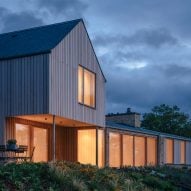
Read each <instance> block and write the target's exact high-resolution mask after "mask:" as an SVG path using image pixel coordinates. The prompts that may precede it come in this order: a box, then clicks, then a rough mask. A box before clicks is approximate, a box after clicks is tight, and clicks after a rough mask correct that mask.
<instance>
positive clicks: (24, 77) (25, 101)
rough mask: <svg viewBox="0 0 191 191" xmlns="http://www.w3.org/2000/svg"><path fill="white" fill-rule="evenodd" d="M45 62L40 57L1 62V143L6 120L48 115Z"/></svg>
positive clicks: (45, 57)
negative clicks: (16, 116) (14, 117)
mask: <svg viewBox="0 0 191 191" xmlns="http://www.w3.org/2000/svg"><path fill="white" fill-rule="evenodd" d="M48 58H49V57H48V54H41V55H34V56H28V57H21V58H14V59H7V60H0V90H1V93H0V107H1V112H0V132H1V135H0V139H5V136H4V135H3V132H4V128H5V123H4V121H5V116H15V115H29V114H41V113H47V112H48V69H49V68H48ZM0 141H1V142H2V140H0Z"/></svg>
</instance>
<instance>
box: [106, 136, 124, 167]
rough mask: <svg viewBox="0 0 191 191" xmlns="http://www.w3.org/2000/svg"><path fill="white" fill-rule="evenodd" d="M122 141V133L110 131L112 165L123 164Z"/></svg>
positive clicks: (110, 158) (110, 162) (118, 165)
mask: <svg viewBox="0 0 191 191" xmlns="http://www.w3.org/2000/svg"><path fill="white" fill-rule="evenodd" d="M120 143H121V141H120V134H118V133H109V165H110V166H111V167H120V164H121V157H120V155H121V149H120V148H121V144H120Z"/></svg>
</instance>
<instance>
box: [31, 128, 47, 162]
mask: <svg viewBox="0 0 191 191" xmlns="http://www.w3.org/2000/svg"><path fill="white" fill-rule="evenodd" d="M33 130H34V132H33V134H34V142H33V145H34V146H35V150H34V156H33V161H34V162H42V161H43V162H46V161H48V135H47V129H42V128H37V127H34V128H33Z"/></svg>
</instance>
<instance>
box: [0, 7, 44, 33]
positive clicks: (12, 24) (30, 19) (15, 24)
mask: <svg viewBox="0 0 191 191" xmlns="http://www.w3.org/2000/svg"><path fill="white" fill-rule="evenodd" d="M0 16H1V17H0V21H1V31H2V32H10V31H14V30H20V29H25V28H31V27H34V26H39V25H42V24H43V21H42V20H41V19H40V18H37V17H36V16H35V14H34V13H33V12H20V13H12V12H11V11H9V10H7V9H5V8H3V7H0Z"/></svg>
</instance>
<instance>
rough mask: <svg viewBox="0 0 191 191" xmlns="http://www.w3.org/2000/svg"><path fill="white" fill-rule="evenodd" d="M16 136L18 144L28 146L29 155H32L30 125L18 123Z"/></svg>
mask: <svg viewBox="0 0 191 191" xmlns="http://www.w3.org/2000/svg"><path fill="white" fill-rule="evenodd" d="M15 137H16V140H17V144H18V145H26V146H28V152H27V155H28V156H29V155H30V152H29V151H30V128H29V126H28V125H22V124H16V131H15Z"/></svg>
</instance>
